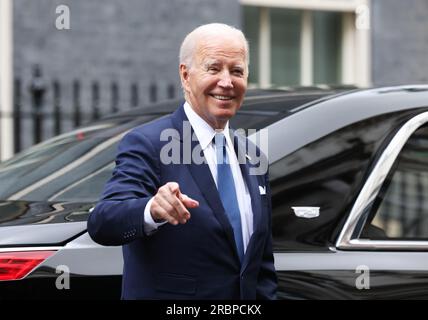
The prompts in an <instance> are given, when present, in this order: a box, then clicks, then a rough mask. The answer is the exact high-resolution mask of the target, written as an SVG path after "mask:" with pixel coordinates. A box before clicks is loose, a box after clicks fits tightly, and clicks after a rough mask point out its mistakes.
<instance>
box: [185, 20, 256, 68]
mask: <svg viewBox="0 0 428 320" xmlns="http://www.w3.org/2000/svg"><path fill="white" fill-rule="evenodd" d="M222 33H223V34H224V33H226V34H228V35H231V34H233V35H236V36H237V37H238V38H240V39H241V40H242V42H243V43H244V48H245V60H246V64H247V67H248V64H249V63H250V53H249V49H248V41H247V39H246V38H245V35H244V33H243V32H242V31H241V30H239V29H237V28H235V27H232V26H229V25H227V24H224V23H209V24H204V25H202V26H199V27H197V28H196V29H194V30H193V31H191V32H190V33H189V34H187V36H186V37H185V38H184V40H183V42H182V43H181V47H180V56H179V60H180V64H184V65H186V66H187V67H188V68H190V67H191V65H192V60H193V54H194V53H195V51H196V45H197V44H198V40H200V39H203V38H206V37H209V36H216V35H219V34H222Z"/></svg>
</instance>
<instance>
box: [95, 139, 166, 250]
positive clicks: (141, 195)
mask: <svg viewBox="0 0 428 320" xmlns="http://www.w3.org/2000/svg"><path fill="white" fill-rule="evenodd" d="M158 154H159V153H157V152H156V150H155V148H154V147H153V145H152V143H151V142H150V140H149V139H148V138H147V137H145V136H143V135H142V134H141V133H140V132H139V131H137V130H133V131H131V132H130V133H128V134H127V135H125V137H124V138H123V139H122V141H121V142H120V144H119V147H118V154H117V157H116V167H115V169H114V170H113V174H112V177H111V178H110V180H109V181H108V182H107V184H106V186H105V189H104V193H103V195H102V198H101V200H100V201H99V202H98V203H97V205H96V206H95V208H94V210H93V211H92V213H91V214H90V216H89V219H88V233H89V235H90V236H91V238H92V239H93V240H94V241H95V242H97V243H99V244H102V245H123V244H126V243H129V242H131V241H133V240H135V239H136V238H139V237H145V236H146V234H145V233H144V208H145V207H146V204H147V202H148V201H149V200H150V199H151V198H152V196H153V195H154V194H155V193H156V191H157V189H158V187H159V181H160V180H159V161H158Z"/></svg>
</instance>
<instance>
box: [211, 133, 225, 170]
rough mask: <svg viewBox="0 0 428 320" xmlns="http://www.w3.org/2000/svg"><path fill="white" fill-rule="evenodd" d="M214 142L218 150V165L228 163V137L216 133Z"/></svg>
mask: <svg viewBox="0 0 428 320" xmlns="http://www.w3.org/2000/svg"><path fill="white" fill-rule="evenodd" d="M213 140H214V145H215V149H216V156H217V157H216V158H217V165H222V164H226V163H228V160H227V153H226V137H225V136H224V134H223V133H216V134H215V135H214V138H213Z"/></svg>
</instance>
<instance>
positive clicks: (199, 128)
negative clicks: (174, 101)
mask: <svg viewBox="0 0 428 320" xmlns="http://www.w3.org/2000/svg"><path fill="white" fill-rule="evenodd" d="M184 113H185V114H186V117H187V119H189V122H190V125H191V126H192V128H193V131H194V132H195V134H196V138H198V141H199V144H200V145H201V148H202V150H205V149H206V147H208V146H209V145H210V143H211V142H212V140H213V138H214V135H215V134H216V132H218V131H215V130H214V129H213V128H212V127H211V126H210V125H209V124H208V123H207V122H206V121H205V120H204V119H202V118H201V117H200V116H199V115H198V114H197V113H196V112H195V110H193V108H192V106H191V105H190V104H189V103H188V102H187V101H186V102H185V103H184ZM223 132H224V133H226V132H229V121H228V122H227V123H226V126H225V127H224V130H223ZM225 137H226V141H227V144H229V145H230V143H231V142H230V136H229V135H228V134H225Z"/></svg>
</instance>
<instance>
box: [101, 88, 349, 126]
mask: <svg viewBox="0 0 428 320" xmlns="http://www.w3.org/2000/svg"><path fill="white" fill-rule="evenodd" d="M350 90H355V87H337V88H330V87H328V88H318V87H301V88H300V87H299V88H297V87H296V88H292V89H291V88H290V89H287V88H283V89H249V90H248V91H247V93H246V95H245V99H244V103H243V106H242V108H241V109H240V111H239V112H244V113H246V112H252V113H260V114H269V113H270V114H272V115H274V114H277V113H288V112H289V111H290V110H293V109H294V108H296V107H299V106H302V105H305V104H307V103H309V102H313V101H316V100H319V99H321V98H325V97H330V96H335V95H337V94H340V93H343V92H348V91H350ZM183 103H184V99H183V98H179V99H171V100H164V101H161V102H158V103H152V104H148V105H145V106H142V107H137V108H134V109H131V110H127V111H123V112H118V113H115V114H111V115H107V116H105V117H103V119H109V118H116V117H129V116H140V115H147V114H168V113H171V112H173V111H174V110H175V109H176V108H177V107H178V106H180V105H182V104H183Z"/></svg>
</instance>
